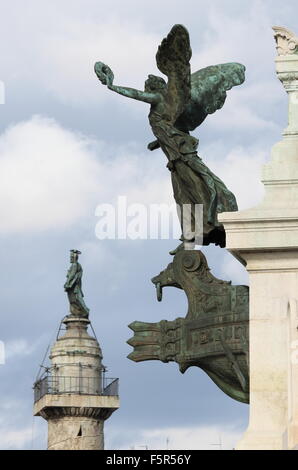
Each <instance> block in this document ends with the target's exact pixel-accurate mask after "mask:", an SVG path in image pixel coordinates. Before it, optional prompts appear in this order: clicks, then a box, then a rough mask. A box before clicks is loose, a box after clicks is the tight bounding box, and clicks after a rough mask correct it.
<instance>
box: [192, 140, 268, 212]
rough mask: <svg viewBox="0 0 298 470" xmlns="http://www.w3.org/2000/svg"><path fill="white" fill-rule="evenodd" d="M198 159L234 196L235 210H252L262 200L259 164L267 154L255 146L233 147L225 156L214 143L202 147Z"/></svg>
mask: <svg viewBox="0 0 298 470" xmlns="http://www.w3.org/2000/svg"><path fill="white" fill-rule="evenodd" d="M201 156H202V158H203V160H204V162H205V163H206V164H207V165H208V166H209V168H210V169H211V170H212V171H213V172H214V173H215V174H216V175H217V176H218V177H219V178H220V179H221V180H222V181H223V182H224V183H225V185H226V186H227V187H228V188H229V189H230V190H231V191H232V192H233V193H234V194H235V196H236V199H237V202H238V207H239V210H243V209H247V208H249V207H253V206H254V205H256V204H257V203H259V202H260V201H261V200H262V197H263V195H264V186H263V184H262V183H261V173H262V165H263V164H264V163H265V162H266V161H267V160H268V157H269V152H267V151H265V150H262V149H260V148H255V147H242V146H237V147H235V148H232V149H231V150H230V151H228V153H226V154H225V153H224V151H223V150H222V146H221V144H220V142H218V143H214V144H211V145H209V146H206V147H205V148H204V149H203V151H202V155H201Z"/></svg>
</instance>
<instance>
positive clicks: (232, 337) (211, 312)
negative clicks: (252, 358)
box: [128, 250, 249, 403]
mask: <svg viewBox="0 0 298 470" xmlns="http://www.w3.org/2000/svg"><path fill="white" fill-rule="evenodd" d="M152 282H153V283H154V284H155V286H156V289H157V295H158V300H161V298H162V289H163V287H166V286H172V287H176V288H179V289H183V290H184V292H185V294H186V296H187V299H188V307H189V308H188V312H187V315H186V317H185V318H177V319H176V320H174V321H166V320H162V321H160V322H159V323H143V322H138V321H135V322H133V323H131V324H130V325H129V327H130V328H131V329H132V330H133V332H134V336H133V337H132V338H131V339H130V340H128V344H130V345H131V346H133V348H134V350H133V352H131V353H130V354H129V356H128V357H129V359H131V360H133V361H135V362H140V361H148V360H159V361H162V362H169V361H174V362H177V363H178V364H179V369H180V371H181V372H182V373H184V372H185V371H186V370H187V369H188V368H189V367H191V366H197V367H200V368H201V369H203V370H204V371H205V372H206V373H207V374H208V375H209V377H211V379H212V380H213V381H214V382H215V383H216V384H217V385H218V386H219V387H220V388H221V390H223V391H224V392H225V393H226V394H227V395H229V396H231V397H232V398H234V399H235V400H238V401H241V402H245V403H248V401H249V372H248V300H249V290H248V287H247V286H232V285H231V283H230V282H226V281H223V280H221V279H217V278H216V277H214V276H213V275H212V274H211V272H210V269H209V267H208V264H207V261H206V258H205V256H204V255H203V253H202V252H201V251H195V250H187V251H185V250H180V251H178V252H177V254H176V255H175V257H174V260H173V262H172V263H170V264H169V265H168V267H167V268H166V269H165V270H164V271H162V272H161V273H160V274H159V275H158V276H155V277H154V278H153V279H152Z"/></svg>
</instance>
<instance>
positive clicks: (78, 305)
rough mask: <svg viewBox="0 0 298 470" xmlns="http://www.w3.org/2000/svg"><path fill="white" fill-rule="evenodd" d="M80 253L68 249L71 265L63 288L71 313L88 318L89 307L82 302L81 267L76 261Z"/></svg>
mask: <svg viewBox="0 0 298 470" xmlns="http://www.w3.org/2000/svg"><path fill="white" fill-rule="evenodd" d="M80 254H81V252H80V251H79V250H70V263H71V265H70V268H69V270H68V271H67V276H66V282H65V284H64V290H65V291H66V292H67V296H68V300H69V305H70V313H71V315H75V316H82V317H85V318H88V316H89V308H88V307H87V306H86V304H85V302H84V294H83V291H82V275H83V268H82V266H81V265H80V263H79V262H78V258H79V255H80Z"/></svg>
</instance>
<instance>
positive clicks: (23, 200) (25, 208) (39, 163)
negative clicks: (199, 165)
mask: <svg viewBox="0 0 298 470" xmlns="http://www.w3.org/2000/svg"><path fill="white" fill-rule="evenodd" d="M220 152H221V144H220V142H218V143H214V144H212V145H210V146H207V147H205V148H204V149H203V154H202V156H203V159H204V160H205V162H206V163H207V165H208V166H210V168H211V170H212V171H214V173H215V174H216V175H218V176H219V177H220V178H221V179H222V180H223V181H224V182H225V184H226V185H227V187H228V188H229V189H231V190H232V191H233V192H234V193H235V195H236V197H237V200H238V203H239V208H240V209H245V208H247V207H251V206H252V205H254V204H256V203H257V202H258V201H259V200H260V199H261V197H262V195H263V186H262V184H261V183H260V170H261V164H262V163H264V162H265V160H266V157H267V153H266V152H265V151H261V150H255V149H254V148H246V149H244V148H242V147H236V148H234V149H232V150H231V151H229V153H228V154H226V155H225V154H224V153H223V154H222V155H221V154H220ZM205 155H206V158H205ZM218 157H220V158H218ZM165 164H166V159H165V157H164V155H163V154H162V152H160V151H158V152H156V153H154V154H149V152H148V153H145V152H144V153H140V152H139V151H138V149H137V148H136V146H134V145H133V144H128V145H124V146H117V145H114V146H110V147H108V146H107V144H105V143H104V142H101V141H96V140H92V139H91V138H88V137H85V136H83V135H80V134H78V133H75V132H72V131H70V130H67V129H64V128H63V127H61V126H60V125H59V124H58V123H57V122H56V121H54V120H52V119H48V118H44V117H40V116H35V117H33V118H32V119H30V120H29V121H25V122H21V123H18V124H16V125H14V126H11V127H10V128H8V129H7V130H6V131H5V132H4V133H3V134H2V135H1V136H0V175H1V176H0V212H1V214H2V223H1V229H0V231H1V233H2V234H8V233H26V232H33V231H35V232H40V231H44V230H63V229H65V228H66V227H70V226H71V225H73V224H75V223H80V222H82V221H83V220H84V218H86V217H92V216H93V215H94V211H95V208H96V206H97V205H98V204H101V203H116V202H117V198H118V196H121V195H124V196H126V197H127V203H128V204H131V203H135V202H136V203H142V204H150V203H158V204H160V203H166V204H172V203H173V202H174V201H173V196H172V188H171V182H170V174H169V172H168V170H167V169H166V167H165ZM95 224H96V221H94V225H95Z"/></svg>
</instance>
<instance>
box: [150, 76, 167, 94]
mask: <svg viewBox="0 0 298 470" xmlns="http://www.w3.org/2000/svg"><path fill="white" fill-rule="evenodd" d="M166 86H167V84H166V82H165V80H164V79H163V78H161V77H157V76H156V75H148V78H147V80H146V81H145V91H148V92H155V91H162V90H164V89H165V88H166Z"/></svg>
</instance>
